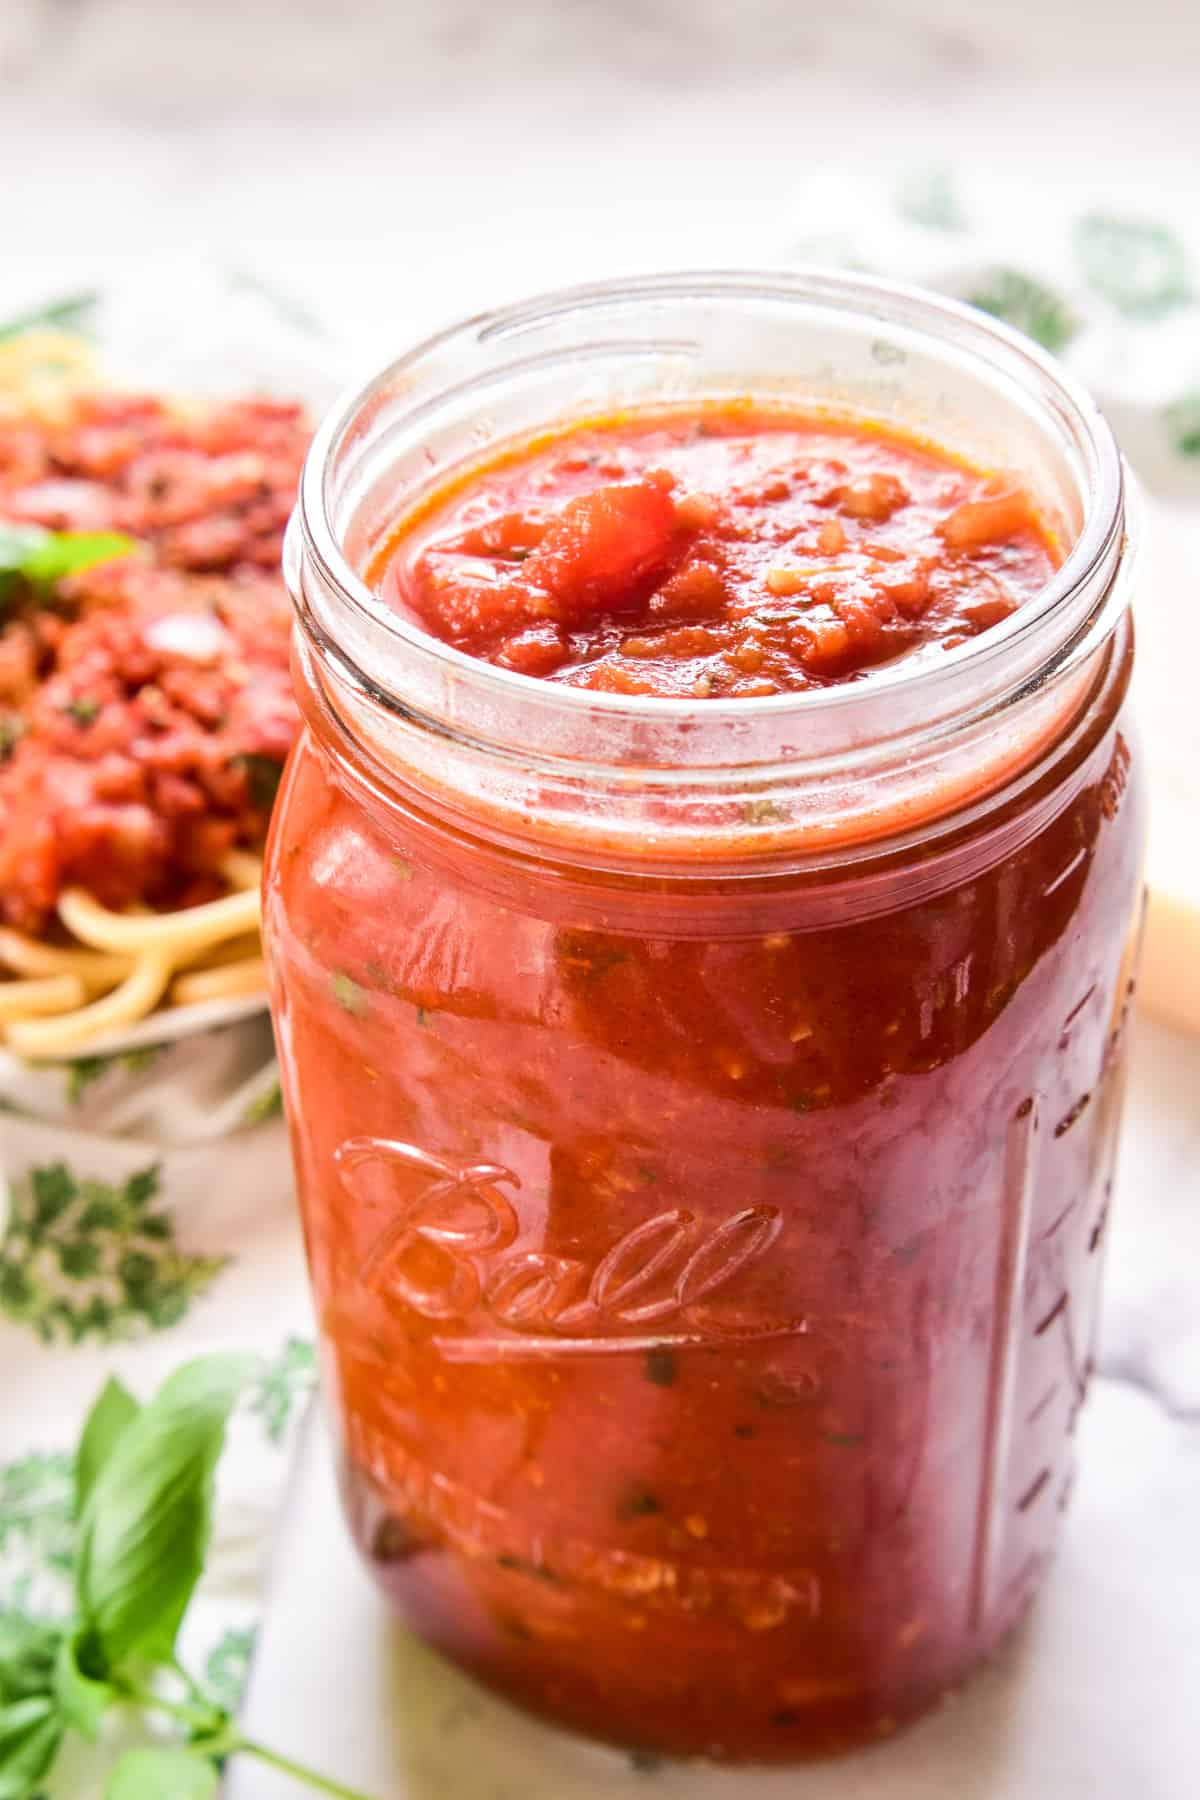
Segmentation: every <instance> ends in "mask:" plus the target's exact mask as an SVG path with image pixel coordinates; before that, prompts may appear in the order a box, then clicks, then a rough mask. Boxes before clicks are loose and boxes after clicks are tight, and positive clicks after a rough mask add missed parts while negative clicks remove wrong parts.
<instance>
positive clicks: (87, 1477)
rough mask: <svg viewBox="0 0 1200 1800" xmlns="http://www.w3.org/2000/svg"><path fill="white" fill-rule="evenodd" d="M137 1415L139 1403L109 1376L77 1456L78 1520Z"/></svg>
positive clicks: (87, 1420)
mask: <svg viewBox="0 0 1200 1800" xmlns="http://www.w3.org/2000/svg"><path fill="white" fill-rule="evenodd" d="M137 1415H138V1403H137V1401H136V1400H135V1399H134V1397H133V1395H132V1394H131V1393H130V1392H129V1389H128V1388H127V1387H125V1386H124V1385H123V1384H122V1383H121V1382H119V1381H118V1380H117V1378H116V1376H115V1375H110V1376H109V1378H108V1380H107V1381H106V1382H105V1384H104V1386H103V1387H102V1388H101V1390H100V1392H99V1394H98V1395H97V1397H96V1400H95V1403H94V1404H93V1406H92V1410H91V1412H90V1413H89V1414H88V1416H87V1419H86V1421H85V1423H84V1427H83V1435H82V1437H81V1438H80V1440H79V1448H78V1450H77V1451H76V1452H75V1517H76V1518H79V1516H80V1514H81V1513H82V1512H83V1509H84V1505H85V1503H86V1501H87V1497H88V1495H89V1494H90V1493H91V1491H92V1488H93V1486H94V1485H95V1481H96V1477H97V1475H98V1474H99V1473H100V1470H101V1469H102V1468H103V1466H104V1464H105V1463H106V1462H107V1461H108V1459H109V1456H110V1455H111V1454H112V1450H113V1446H114V1445H115V1444H116V1441H117V1439H118V1438H119V1437H120V1435H121V1433H122V1432H123V1431H124V1429H125V1427H126V1426H127V1425H129V1424H131V1423H132V1422H133V1420H134V1419H136V1418H137Z"/></svg>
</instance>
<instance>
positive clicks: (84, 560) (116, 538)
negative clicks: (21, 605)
mask: <svg viewBox="0 0 1200 1800" xmlns="http://www.w3.org/2000/svg"><path fill="white" fill-rule="evenodd" d="M137 547H138V546H137V540H136V539H135V538H131V537H126V536H125V533H124V532H123V531H48V532H47V533H46V535H45V537H44V539H43V541H42V542H41V543H40V544H38V545H37V546H36V547H35V548H34V549H32V550H31V551H30V552H29V554H28V555H27V556H26V558H25V562H24V565H23V567H22V569H21V573H22V575H23V576H24V577H25V579H26V581H29V582H32V583H33V585H34V587H35V588H39V589H44V588H48V587H50V586H52V585H53V583H54V582H56V581H61V580H62V578H63V576H64V575H77V574H78V573H79V571H80V570H81V569H90V568H92V567H93V566H94V565H95V564H96V563H103V562H112V561H113V560H114V559H115V558H116V557H118V556H132V555H133V553H134V551H135V550H136V549H137Z"/></svg>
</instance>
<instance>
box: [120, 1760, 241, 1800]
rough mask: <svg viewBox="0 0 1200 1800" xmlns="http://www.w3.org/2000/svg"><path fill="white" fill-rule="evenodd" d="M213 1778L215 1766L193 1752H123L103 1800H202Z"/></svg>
mask: <svg viewBox="0 0 1200 1800" xmlns="http://www.w3.org/2000/svg"><path fill="white" fill-rule="evenodd" d="M217 1779H218V1777H217V1768H216V1764H215V1763H213V1762H210V1761H209V1759H208V1757H206V1756H202V1755H201V1754H200V1753H199V1752H197V1751H195V1750H127V1751H126V1752H125V1755H124V1756H123V1757H122V1758H121V1760H120V1762H118V1763H117V1765H116V1767H115V1768H114V1770H113V1772H112V1774H111V1775H110V1776H109V1778H108V1786H107V1787H106V1788H105V1790H104V1800H206V1796H207V1795H209V1794H215V1793H216V1791H217Z"/></svg>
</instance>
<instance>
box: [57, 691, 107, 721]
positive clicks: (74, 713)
mask: <svg viewBox="0 0 1200 1800" xmlns="http://www.w3.org/2000/svg"><path fill="white" fill-rule="evenodd" d="M63 711H64V712H65V713H66V714H67V715H68V716H69V717H70V718H72V719H74V721H75V723H76V724H77V725H91V724H94V723H95V721H96V720H97V719H98V718H99V716H100V702H99V701H98V700H93V699H92V697H91V695H90V694H80V696H79V698H78V699H77V700H71V701H69V702H68V704H67V705H66V706H64V707H63Z"/></svg>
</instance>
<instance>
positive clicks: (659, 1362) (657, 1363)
mask: <svg viewBox="0 0 1200 1800" xmlns="http://www.w3.org/2000/svg"><path fill="white" fill-rule="evenodd" d="M643 1367H644V1369H645V1372H646V1380H647V1381H652V1382H653V1383H654V1385H655V1387H674V1385H675V1377H676V1374H677V1373H678V1371H677V1370H676V1367H675V1352H674V1351H673V1350H667V1349H665V1348H664V1347H663V1346H661V1345H656V1346H655V1348H654V1349H653V1350H647V1352H646V1358H645V1362H644V1364H643Z"/></svg>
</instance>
